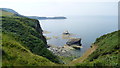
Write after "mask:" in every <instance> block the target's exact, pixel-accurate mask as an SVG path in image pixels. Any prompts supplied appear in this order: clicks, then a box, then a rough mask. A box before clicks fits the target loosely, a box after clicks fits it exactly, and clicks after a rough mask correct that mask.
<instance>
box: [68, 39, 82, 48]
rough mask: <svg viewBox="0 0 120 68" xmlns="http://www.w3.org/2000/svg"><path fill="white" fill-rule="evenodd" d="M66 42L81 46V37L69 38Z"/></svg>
mask: <svg viewBox="0 0 120 68" xmlns="http://www.w3.org/2000/svg"><path fill="white" fill-rule="evenodd" d="M66 44H67V45H69V46H72V45H78V46H81V38H72V39H69V40H68V41H67V42H66Z"/></svg>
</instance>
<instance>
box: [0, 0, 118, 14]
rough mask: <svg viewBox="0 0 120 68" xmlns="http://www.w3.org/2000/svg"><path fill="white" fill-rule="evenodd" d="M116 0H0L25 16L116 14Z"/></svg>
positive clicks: (1, 5)
mask: <svg viewBox="0 0 120 68" xmlns="http://www.w3.org/2000/svg"><path fill="white" fill-rule="evenodd" d="M117 3H118V0H0V8H11V9H13V10H15V11H17V12H18V13H20V14H22V15H26V16H67V15H117V8H118V5H117Z"/></svg>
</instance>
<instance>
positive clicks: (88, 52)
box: [68, 45, 97, 66]
mask: <svg viewBox="0 0 120 68" xmlns="http://www.w3.org/2000/svg"><path fill="white" fill-rule="evenodd" d="M96 49H97V45H93V46H92V48H89V49H88V50H87V51H86V52H85V53H84V54H83V56H81V57H80V58H78V59H74V60H73V61H72V62H70V63H69V64H68V65H70V66H71V65H73V64H76V63H82V62H83V61H84V60H85V59H86V58H87V57H88V56H89V55H90V54H92V53H93V52H94V51H95V50H96Z"/></svg>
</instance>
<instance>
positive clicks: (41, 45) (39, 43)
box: [2, 16, 59, 66]
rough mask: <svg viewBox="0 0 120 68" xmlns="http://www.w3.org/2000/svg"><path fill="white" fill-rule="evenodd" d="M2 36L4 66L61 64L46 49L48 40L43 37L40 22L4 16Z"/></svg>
mask: <svg viewBox="0 0 120 68" xmlns="http://www.w3.org/2000/svg"><path fill="white" fill-rule="evenodd" d="M2 36H3V39H2V40H3V41H2V43H3V44H2V47H3V53H5V54H3V66H4V65H11V66H12V65H25V66H26V65H48V64H49V65H52V64H53V63H52V62H55V63H59V59H58V57H57V56H55V55H54V54H53V53H52V52H51V51H49V50H48V49H47V48H46V45H47V43H46V39H45V38H44V36H43V35H42V29H41V27H40V25H39V22H38V20H35V19H29V18H25V17H18V16H2ZM21 49H22V50H21ZM14 51H15V52H14ZM24 51H25V52H24ZM27 53H28V54H27ZM22 56H23V57H22ZM28 56H29V57H28ZM34 57H35V58H34ZM37 57H38V58H37ZM43 57H45V58H47V59H49V60H50V61H52V62H50V61H49V60H47V59H45V58H43ZM28 58H30V59H28ZM32 58H33V59H32ZM35 59H36V60H35ZM39 59H41V60H39ZM15 60H16V61H15ZM20 60H21V61H20ZM24 61H25V63H24ZM22 62H23V64H22ZM39 62H40V63H39ZM51 63H52V64H51Z"/></svg>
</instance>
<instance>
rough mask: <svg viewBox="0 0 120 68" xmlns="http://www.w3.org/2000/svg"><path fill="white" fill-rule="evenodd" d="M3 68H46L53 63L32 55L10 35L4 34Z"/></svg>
mask: <svg viewBox="0 0 120 68" xmlns="http://www.w3.org/2000/svg"><path fill="white" fill-rule="evenodd" d="M2 48H3V51H2V53H3V66H46V65H49V66H50V64H51V65H54V63H52V62H51V61H49V60H48V59H46V58H43V57H41V56H38V55H35V54H33V53H31V52H30V51H29V50H28V49H26V48H25V47H24V46H22V45H21V44H20V43H19V42H17V41H16V40H15V39H14V38H13V37H10V35H7V34H3V47H2Z"/></svg>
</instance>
